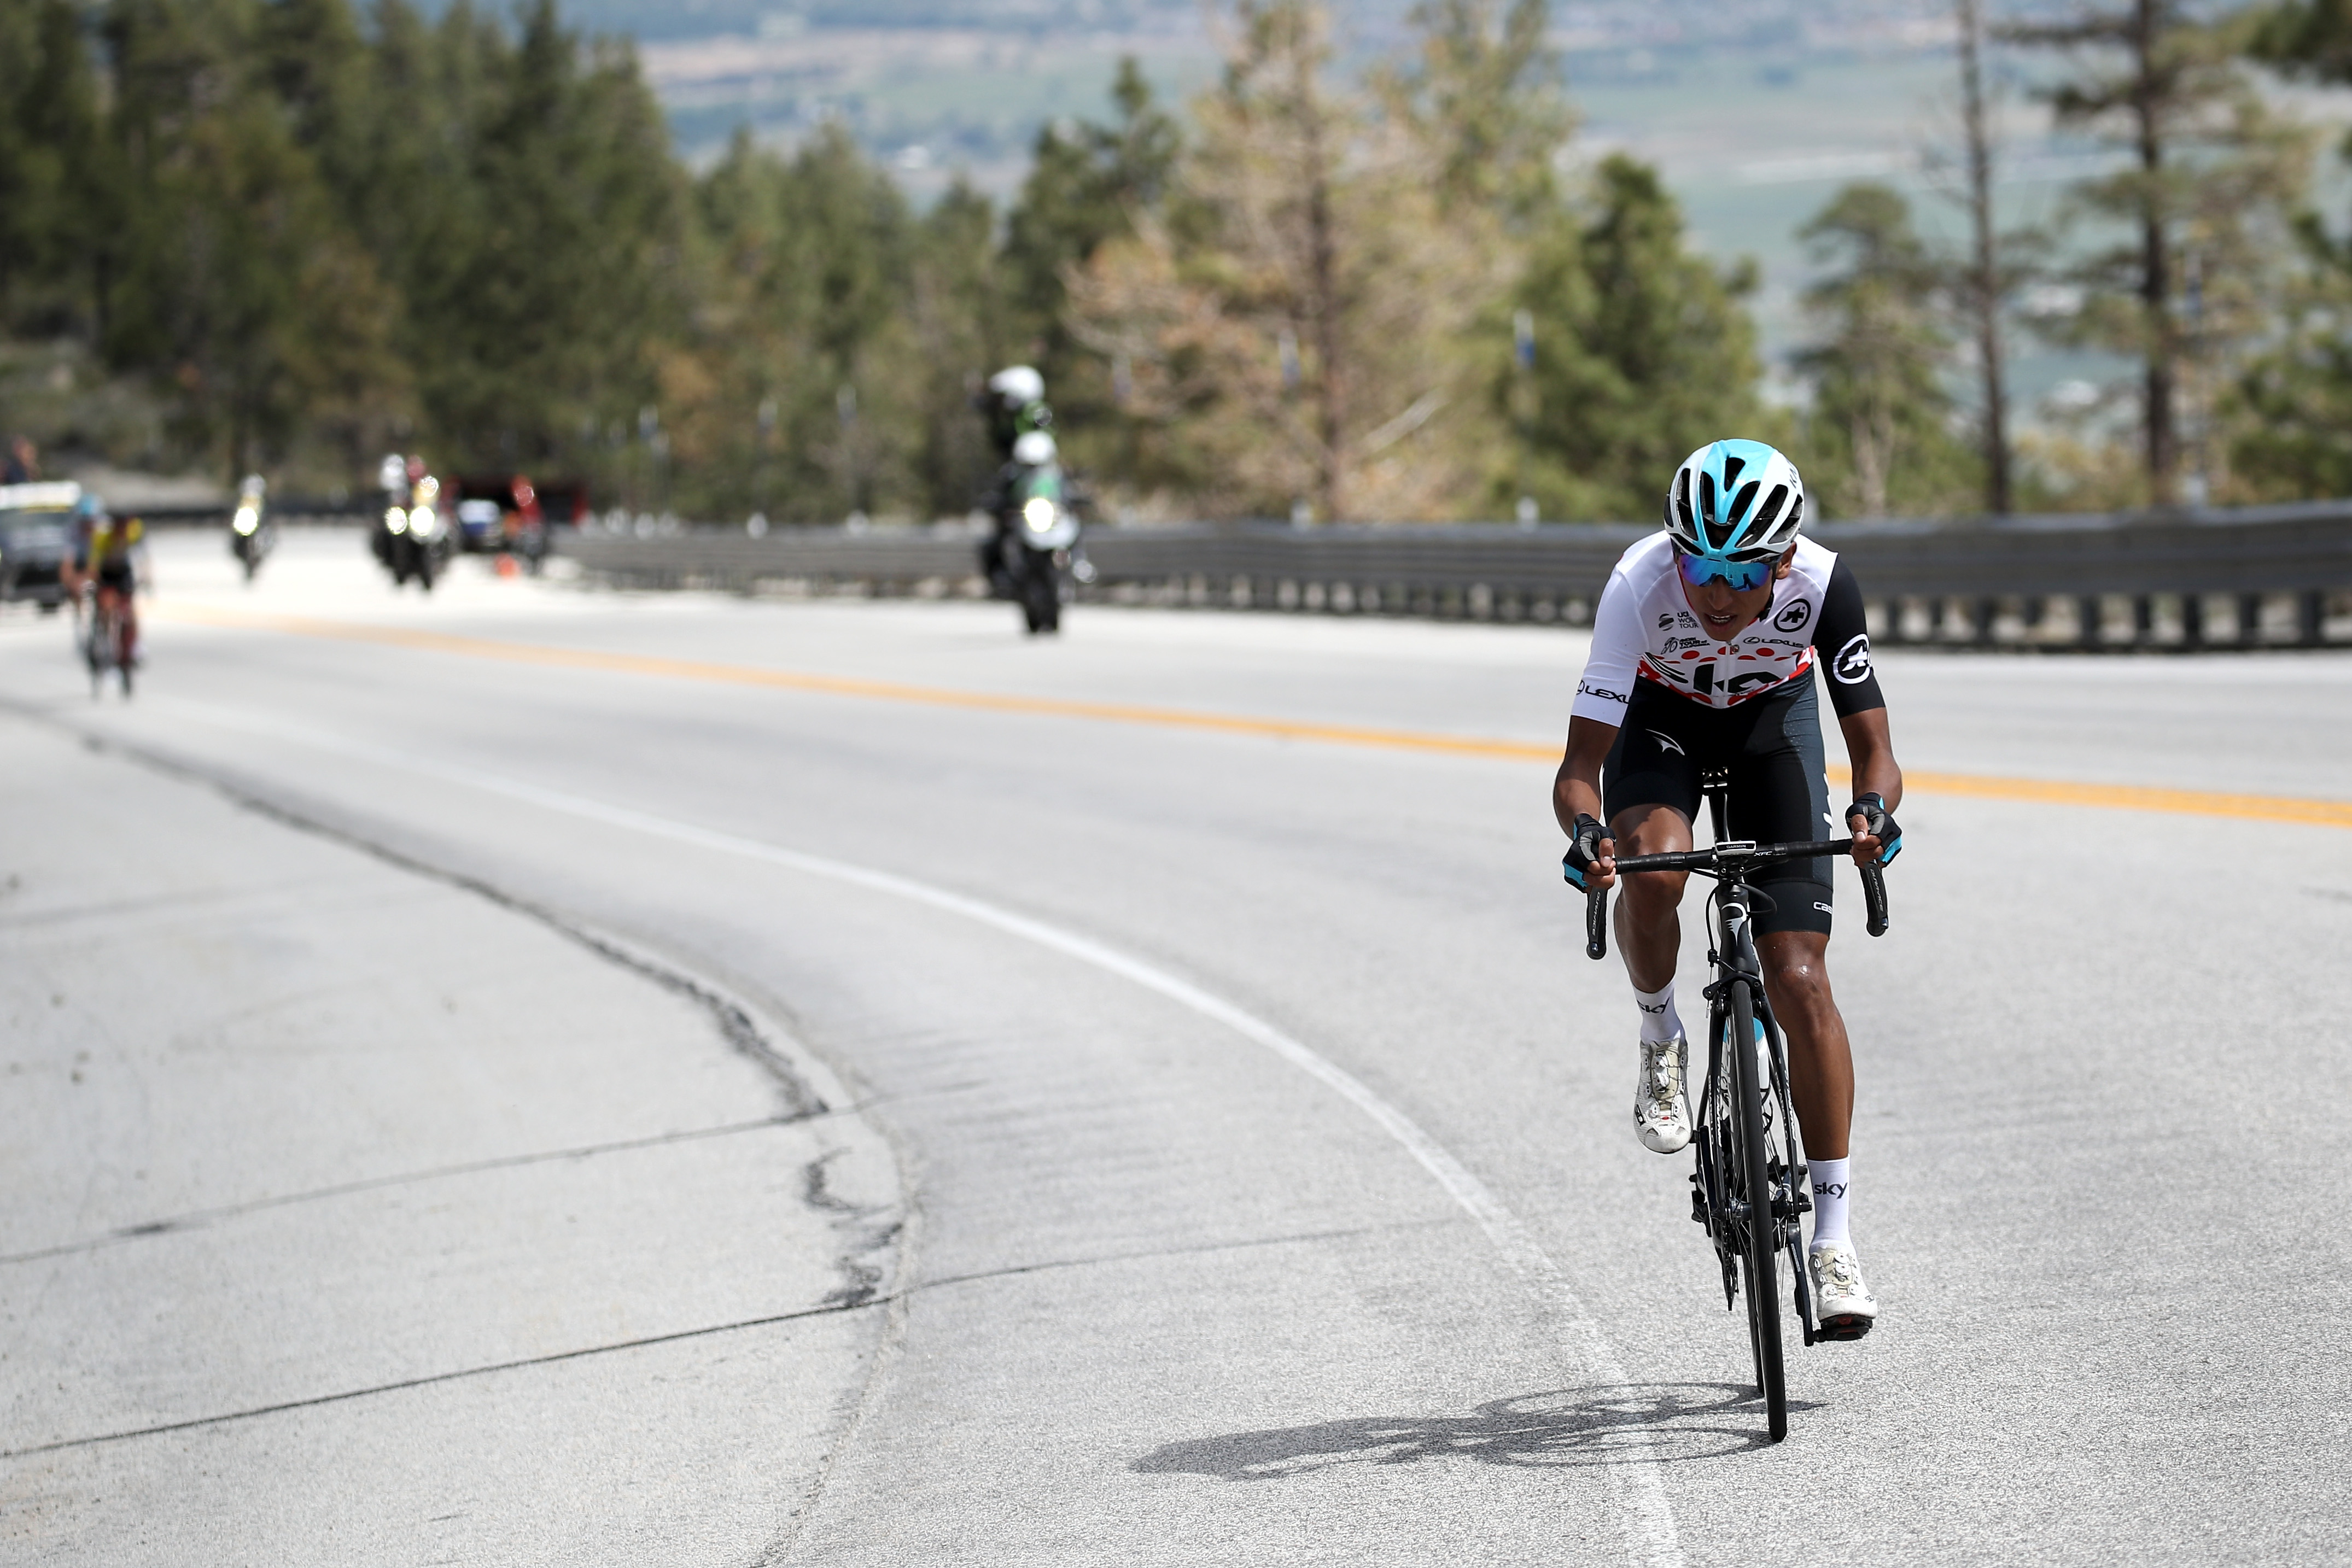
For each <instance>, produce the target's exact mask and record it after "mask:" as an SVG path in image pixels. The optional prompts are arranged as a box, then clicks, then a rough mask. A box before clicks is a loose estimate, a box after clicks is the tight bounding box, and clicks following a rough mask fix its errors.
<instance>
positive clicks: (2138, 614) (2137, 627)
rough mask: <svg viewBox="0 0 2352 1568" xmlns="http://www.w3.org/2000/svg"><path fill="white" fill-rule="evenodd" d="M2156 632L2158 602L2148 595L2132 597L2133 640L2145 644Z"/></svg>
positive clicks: (2139, 594) (2138, 594)
mask: <svg viewBox="0 0 2352 1568" xmlns="http://www.w3.org/2000/svg"><path fill="white" fill-rule="evenodd" d="M2155 632H2156V600H2155V598H2154V597H2153V596H2151V595H2149V594H2146V593H2137V594H2134V595H2133V596H2132V640H2133V641H2134V642H2136V643H2145V642H2147V640H2148V638H2149V637H2151V636H2153V635H2154V634H2155Z"/></svg>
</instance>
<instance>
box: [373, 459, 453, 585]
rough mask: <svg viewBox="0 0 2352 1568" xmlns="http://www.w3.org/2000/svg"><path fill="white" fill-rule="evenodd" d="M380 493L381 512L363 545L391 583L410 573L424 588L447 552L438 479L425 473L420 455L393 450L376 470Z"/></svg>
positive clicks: (448, 530) (447, 537) (448, 534)
mask: <svg viewBox="0 0 2352 1568" xmlns="http://www.w3.org/2000/svg"><path fill="white" fill-rule="evenodd" d="M376 482H377V484H378V485H379V486H381V487H382V488H383V493H384V507H383V516H382V517H379V518H378V519H377V521H376V526H375V528H374V530H373V533H371V534H370V535H369V538H368V546H369V549H372V550H373V552H374V554H375V558H376V559H378V560H380V561H382V562H383V565H384V569H385V570H388V571H390V572H391V573H392V585H393V586H394V588H400V587H404V586H405V585H406V584H407V582H408V581H409V580H410V579H411V578H414V579H415V580H416V586H417V587H419V588H421V589H423V590H424V591H425V592H427V593H430V592H432V591H433V580H434V578H435V577H436V576H437V575H438V574H439V572H440V570H441V567H442V565H443V563H444V562H446V561H447V560H448V559H449V556H450V553H451V549H452V547H451V544H450V538H451V535H452V533H453V531H454V530H453V529H452V528H450V526H449V522H448V519H447V518H446V517H444V516H443V514H442V509H441V508H442V495H441V481H440V480H438V479H436V478H435V477H434V476H433V475H432V474H430V473H428V472H427V471H426V469H425V460H424V459H423V458H421V457H414V456H411V457H403V456H402V455H400V454H398V453H394V454H393V455H390V456H388V457H386V458H385V459H384V460H383V465H382V466H381V467H379V468H378V470H377V473H376Z"/></svg>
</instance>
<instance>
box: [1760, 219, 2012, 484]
mask: <svg viewBox="0 0 2352 1568" xmlns="http://www.w3.org/2000/svg"><path fill="white" fill-rule="evenodd" d="M1798 235H1799V237H1800V238H1801V239H1803V240H1805V241H1806V242H1808V244H1809V246H1810V247H1811V253H1812V257H1813V260H1814V263H1815V265H1817V266H1828V267H1832V268H1833V270H1832V271H1831V272H1830V273H1829V274H1828V275H1827V276H1825V277H1822V278H1821V279H1820V280H1819V281H1818V282H1816V283H1814V284H1813V285H1812V287H1810V288H1809V289H1807V290H1806V293H1805V307H1806V311H1807V314H1808V315H1810V316H1811V318H1812V319H1814V320H1816V321H1817V322H1819V323H1821V324H1822V326H1824V327H1826V328H1827V329H1829V336H1828V338H1827V340H1825V341H1823V342H1822V343H1821V344H1819V345H1817V346H1815V347H1813V348H1811V349H1809V350H1805V351H1804V352H1803V353H1802V354H1801V355H1800V356H1799V359H1798V363H1799V365H1800V366H1801V368H1802V369H1803V370H1804V371H1806V372H1807V373H1808V374H1809V375H1810V376H1811V379H1812V383H1813V392H1814V402H1813V409H1812V416H1811V421H1810V422H1809V423H1810V432H1809V433H1810V435H1811V440H1810V441H1809V442H1808V443H1807V447H1808V450H1807V453H1806V457H1807V462H1806V465H1805V470H1804V471H1805V474H1806V489H1807V490H1808V492H1809V493H1811V495H1813V496H1815V497H1819V502H1818V503H1817V507H1816V510H1817V512H1820V511H1832V512H1833V511H1843V512H1845V513H1847V514H1848V515H1850V516H1851V515H1857V514H1858V515H1860V516H1862V517H1886V516H1889V515H1890V514H1891V513H1893V512H1895V511H1900V512H1903V513H1905V514H1906V515H1908V514H1916V513H1920V512H1940V511H1949V510H1951V509H1954V508H1956V507H1966V506H1968V505H1969V503H1970V501H1971V499H1972V498H1973V496H1974V492H1975V487H1976V481H1977V477H1978V475H1977V459H1975V458H1974V457H1973V456H1972V455H1970V454H1969V451H1968V449H1967V447H1966V445H1965V444H1963V443H1962V442H1961V441H1960V440H1959V439H1958V438H1957V437H1956V436H1955V435H1954V434H1952V428H1951V424H1952V397H1951V393H1950V392H1949V391H1948V389H1947V388H1946V387H1945V385H1944V382H1943V373H1942V372H1943V367H1944V365H1945V363H1946V362H1947V361H1948V359H1949V357H1950V353H1951V348H1952V342H1951V338H1950V335H1949V334H1948V332H1947V331H1946V330H1945V328H1944V325H1943V323H1942V321H1941V320H1940V319H1938V303H1939V302H1938V298H1937V296H1938V294H1939V292H1940V291H1941V288H1942V286H1943V284H1944V281H1945V277H1944V269H1943V268H1942V267H1939V266H1938V265H1937V262H1936V260H1935V258H1934V257H1933V256H1930V255H1929V254H1928V252H1927V246H1926V245H1925V244H1923V243H1922V242H1921V240H1920V238H1919V236H1918V234H1917V232H1916V230H1915V229H1914V228H1913V227H1912V224H1911V209H1910V207H1909V204H1906V202H1905V201H1904V200H1903V198H1902V197H1901V196H1900V195H1898V194H1896V193H1895V191H1894V190H1892V189H1891V188H1889V187H1887V186H1885V185H1880V184H1874V183H1860V184H1853V185H1848V186H1847V187H1845V189H1843V190H1842V191H1840V192H1839V193H1837V194H1836V195H1835V196H1833V197H1832V198H1831V200H1830V202H1829V203H1828V204H1827V205H1825V206H1823V207H1822V210H1821V211H1820V212H1819V213H1818V214H1814V216H1813V218H1812V220H1811V222H1809V223H1807V224H1806V225H1805V226H1804V227H1803V228H1801V229H1800V230H1799V231H1798Z"/></svg>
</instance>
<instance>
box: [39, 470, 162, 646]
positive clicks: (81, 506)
mask: <svg viewBox="0 0 2352 1568" xmlns="http://www.w3.org/2000/svg"><path fill="white" fill-rule="evenodd" d="M70 532H71V537H72V541H73V549H72V551H71V555H70V559H68V560H67V561H65V562H64V564H63V567H62V570H61V572H60V575H61V576H63V577H64V579H65V583H66V590H67V591H68V592H69V593H72V594H74V595H77V596H79V594H80V592H81V591H82V585H83V584H84V583H86V582H89V580H91V579H92V578H95V579H96V580H97V581H98V602H99V603H100V605H102V606H105V607H107V608H110V609H119V610H120V612H121V616H122V662H123V663H124V664H129V665H131V667H132V668H134V669H135V668H137V667H138V664H139V608H138V601H137V593H138V588H139V575H138V571H137V570H136V568H135V567H134V566H133V564H132V562H131V550H132V549H134V548H136V547H137V546H138V545H139V544H140V543H141V542H142V540H143V539H144V538H146V534H147V527H146V525H145V524H144V523H142V522H141V521H140V520H139V519H138V518H137V517H128V518H118V517H115V516H114V515H113V514H112V513H111V512H109V511H108V510H107V509H106V503H105V502H104V501H101V500H100V499H99V498H98V497H96V496H84V497H82V498H81V499H80V500H79V501H76V502H75V503H74V509H73V522H72V524H71V528H70Z"/></svg>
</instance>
